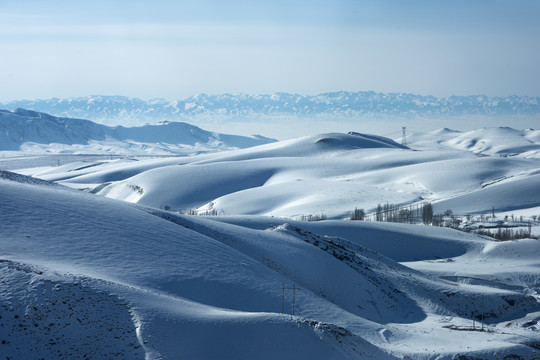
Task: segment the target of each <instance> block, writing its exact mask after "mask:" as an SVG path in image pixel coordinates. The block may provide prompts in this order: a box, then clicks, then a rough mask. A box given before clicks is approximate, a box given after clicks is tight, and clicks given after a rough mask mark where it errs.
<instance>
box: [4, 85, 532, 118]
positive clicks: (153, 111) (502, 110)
mask: <svg viewBox="0 0 540 360" xmlns="http://www.w3.org/2000/svg"><path fill="white" fill-rule="evenodd" d="M0 108H4V109H9V110H14V109H16V108H24V109H31V110H35V111H40V112H45V113H49V114H52V115H55V116H62V117H75V118H84V119H90V120H93V121H97V122H100V123H103V124H110V125H118V124H129V125H132V126H133V125H140V124H145V123H157V122H159V121H178V120H187V121H189V119H200V118H206V117H222V118H225V119H227V118H232V119H235V120H243V119H246V120H249V119H252V118H260V117H275V116H297V117H320V116H323V117H329V118H332V117H336V118H339V117H368V118H375V117H386V116H390V117H391V116H397V117H407V118H414V117H451V116H463V115H488V116H509V115H511V116H513V115H525V116H534V115H538V114H540V97H529V96H507V97H489V96H484V95H475V96H451V97H448V98H436V97H434V96H422V95H414V94H401V93H388V94H384V93H376V92H372V91H364V92H346V91H341V92H331V93H324V94H319V95H313V96H305V95H298V94H289V93H275V94H267V95H247V94H239V95H231V94H219V95H206V94H200V95H196V96H191V97H188V98H186V99H184V100H176V101H168V100H164V99H153V100H148V101H145V100H141V99H137V98H131V97H125V96H86V97H73V98H66V99H59V98H52V99H46V100H17V101H12V102H7V103H0Z"/></svg>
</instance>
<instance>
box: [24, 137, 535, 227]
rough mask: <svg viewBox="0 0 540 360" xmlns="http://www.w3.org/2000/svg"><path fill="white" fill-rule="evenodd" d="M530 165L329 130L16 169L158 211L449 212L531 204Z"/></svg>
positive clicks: (532, 168) (293, 214)
mask: <svg viewBox="0 0 540 360" xmlns="http://www.w3.org/2000/svg"><path fill="white" fill-rule="evenodd" d="M538 169H540V159H536V158H526V159H525V158H522V157H501V156H477V155H474V154H472V153H471V152H469V151H460V150H423V151H412V150H410V149H407V148H405V147H403V146H401V145H399V144H397V143H395V142H393V141H391V140H389V139H386V138H381V137H376V136H373V135H364V134H358V133H351V134H335V133H334V134H322V135H314V136H306V137H303V138H298V139H293V140H287V141H281V142H278V143H274V144H267V145H262V146H257V147H253V148H249V149H242V150H236V151H227V152H220V153H214V154H204V155H198V156H191V157H183V158H170V159H158V160H156V159H148V160H144V161H138V162H134V161H127V162H125V161H124V162H122V161H116V162H101V163H93V164H92V163H89V164H86V165H85V164H83V163H78V164H73V165H66V166H61V167H56V168H45V169H43V168H42V169H28V170H24V171H22V172H23V173H25V174H29V175H33V176H36V177H40V178H43V179H47V180H51V181H60V182H61V183H63V184H66V185H68V186H71V187H75V188H79V189H87V190H89V191H92V192H95V193H99V194H102V195H106V196H108V197H111V198H116V199H121V200H126V201H130V202H134V203H139V204H144V205H149V206H153V207H158V208H159V207H165V206H168V207H170V208H171V209H174V210H182V209H184V210H185V209H198V210H199V211H201V212H204V211H209V210H212V211H215V212H217V213H218V214H224V215H234V214H251V215H273V216H285V217H290V218H300V217H301V216H307V215H321V214H324V215H326V216H328V217H330V218H344V217H348V216H349V215H350V213H351V212H352V211H353V210H354V208H363V209H365V210H366V211H367V212H374V211H375V209H376V207H377V205H378V204H385V203H387V202H388V203H394V204H400V205H408V204H422V203H424V202H426V201H429V202H432V203H433V204H434V206H435V210H436V211H437V212H443V211H445V210H447V209H451V210H452V211H453V212H454V214H457V215H467V214H479V213H487V212H491V211H492V209H493V208H495V210H496V211H497V212H499V211H510V210H512V211H514V210H518V209H532V210H531V211H535V210H534V209H535V208H537V207H538V206H539V205H540V193H539V192H538V191H537V189H538V185H537V184H538ZM532 214H533V213H531V215H532Z"/></svg>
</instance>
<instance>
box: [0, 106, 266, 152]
mask: <svg viewBox="0 0 540 360" xmlns="http://www.w3.org/2000/svg"><path fill="white" fill-rule="evenodd" d="M274 141H275V140H273V139H269V138H265V137H262V136H252V137H248V136H238V135H228V134H220V133H215V132H210V131H206V130H203V129H201V128H199V127H197V126H194V125H190V124H187V123H184V122H162V123H160V124H157V125H145V126H140V127H123V126H116V127H110V126H106V125H102V124H97V123H94V122H92V121H89V120H81V119H72V118H67V117H56V116H52V115H49V114H45V113H42V112H37V111H32V110H25V109H15V110H13V111H9V110H0V150H13V151H18V150H27V151H34V152H48V153H51V152H52V153H77V152H78V153H89V152H90V153H104V152H105V153H114V154H119V153H122V154H123V153H127V154H134V153H140V154H185V153H193V152H207V151H217V150H226V149H233V148H246V147H251V146H256V145H262V144H267V143H270V142H274Z"/></svg>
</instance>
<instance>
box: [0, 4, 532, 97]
mask: <svg viewBox="0 0 540 360" xmlns="http://www.w3.org/2000/svg"><path fill="white" fill-rule="evenodd" d="M539 15H540V3H538V2H535V1H531V0H519V1H461V0H460V1H454V2H451V3H443V2H430V1H423V0H415V1H409V2H402V1H396V0H384V1H352V0H340V1H332V2H330V1H318V2H309V1H305V0H302V1H292V2H291V1H281V0H280V1H273V2H272V3H266V2H249V1H245V0H244V1H242V0H236V1H231V2H220V1H216V0H206V1H198V2H196V3H194V2H187V1H172V0H158V1H152V2H148V1H140V0H139V1H125V0H124V1H116V2H113V3H111V2H106V1H104V0H98V1H92V2H87V1H82V2H72V1H65V0H61V1H55V2H41V1H37V0H22V1H17V2H3V3H2V4H0V44H1V45H2V46H1V47H0V81H1V82H2V84H3V86H2V88H1V89H0V101H1V102H7V101H12V100H17V99H47V98H53V97H59V98H65V97H78V96H87V95H89V94H100V95H123V96H130V97H136V98H141V99H151V98H157V97H162V98H165V99H171V100H173V99H181V98H186V97H188V96H190V95H195V94H199V93H206V94H219V93H233V94H235V93H248V94H257V93H262V94H267V93H275V92H289V93H299V94H306V95H307V94H318V93H322V92H332V91H340V90H344V91H375V92H382V93H390V92H392V93H411V94H422V95H433V96H436V97H439V98H441V97H442V98H444V97H448V96H451V95H487V96H508V95H518V96H540V82H538V78H539V77H540V73H539V70H538V66H537V64H538V63H540V48H539V47H538V46H537V42H538V34H539V33H540V21H538V18H539Z"/></svg>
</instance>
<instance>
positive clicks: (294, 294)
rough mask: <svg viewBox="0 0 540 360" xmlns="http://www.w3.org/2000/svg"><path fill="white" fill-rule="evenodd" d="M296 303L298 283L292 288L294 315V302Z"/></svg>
mask: <svg viewBox="0 0 540 360" xmlns="http://www.w3.org/2000/svg"><path fill="white" fill-rule="evenodd" d="M295 303H296V284H293V288H292V314H293V315H294V304H295Z"/></svg>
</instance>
